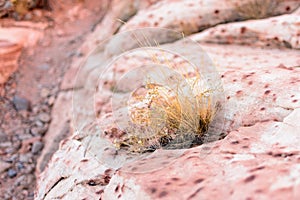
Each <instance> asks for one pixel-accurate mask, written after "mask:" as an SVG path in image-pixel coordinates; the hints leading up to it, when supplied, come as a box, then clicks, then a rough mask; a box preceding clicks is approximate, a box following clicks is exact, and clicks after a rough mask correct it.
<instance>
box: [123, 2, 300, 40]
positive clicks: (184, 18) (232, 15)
mask: <svg viewBox="0 0 300 200" xmlns="http://www.w3.org/2000/svg"><path fill="white" fill-rule="evenodd" d="M251 2H253V0H247V1H236V0H232V1H225V0H224V1H223V0H222V1H220V0H219V1H215V0H213V1H206V0H197V1H195V0H188V1H172V0H169V1H168V0H166V1H161V2H159V3H157V4H154V5H153V6H150V7H149V8H148V9H145V10H144V11H143V12H139V13H137V15H135V16H134V17H132V19H130V20H129V21H128V23H127V24H125V26H123V27H122V28H121V31H122V30H129V29H135V28H142V27H163V28H171V29H173V30H176V31H178V32H183V33H184V34H186V35H189V34H191V33H195V32H198V31H201V30H204V29H206V28H208V27H211V26H214V25H216V24H219V23H224V22H230V21H236V20H240V19H243V17H241V16H240V12H239V10H238V8H239V7H245V6H247V4H249V3H251ZM258 2H264V3H263V4H268V3H270V4H271V1H258ZM273 2H274V1H273ZM298 6H299V2H296V1H280V2H279V3H278V4H277V5H276V6H274V8H273V9H271V10H270V11H269V13H268V15H269V16H272V15H278V14H282V13H286V12H291V11H293V10H295V8H297V7H298ZM287 7H289V9H286V8H287ZM254 9H260V8H259V7H258V8H254ZM262 17H267V16H262Z"/></svg>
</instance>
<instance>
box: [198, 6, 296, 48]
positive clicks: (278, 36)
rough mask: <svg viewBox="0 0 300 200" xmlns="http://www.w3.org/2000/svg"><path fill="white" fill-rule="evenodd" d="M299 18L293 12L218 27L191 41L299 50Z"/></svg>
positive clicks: (200, 34)
mask: <svg viewBox="0 0 300 200" xmlns="http://www.w3.org/2000/svg"><path fill="white" fill-rule="evenodd" d="M299 10H300V9H299ZM298 12H299V11H298ZM299 16H300V15H299V14H298V13H297V12H295V13H294V14H292V15H282V16H278V17H272V18H268V19H264V20H250V21H245V22H237V23H230V24H223V25H218V26H216V27H214V28H211V29H208V30H206V31H204V32H202V33H199V34H197V35H195V36H194V37H193V39H194V40H197V41H200V42H209V43H226V44H242V45H259V46H281V47H288V48H295V49H299V48H300V37H299V32H300V26H299V23H300V17H299Z"/></svg>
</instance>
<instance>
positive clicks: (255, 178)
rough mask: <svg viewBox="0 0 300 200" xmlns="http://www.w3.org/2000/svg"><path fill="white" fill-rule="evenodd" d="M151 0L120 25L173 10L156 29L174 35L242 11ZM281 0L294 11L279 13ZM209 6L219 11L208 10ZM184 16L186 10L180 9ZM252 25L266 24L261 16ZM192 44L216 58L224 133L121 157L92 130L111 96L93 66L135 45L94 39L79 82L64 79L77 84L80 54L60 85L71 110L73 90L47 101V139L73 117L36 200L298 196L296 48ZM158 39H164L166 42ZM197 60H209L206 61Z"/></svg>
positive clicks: (137, 57)
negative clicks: (99, 87) (194, 142)
mask: <svg viewBox="0 0 300 200" xmlns="http://www.w3.org/2000/svg"><path fill="white" fill-rule="evenodd" d="M117 2H118V1H114V3H117ZM145 2H146V1H145ZM154 2H155V4H153V5H151V3H150V4H147V3H145V5H146V6H145V7H143V9H142V10H140V11H139V12H138V13H137V15H136V16H134V17H132V18H131V19H129V21H128V23H127V24H126V25H124V26H123V27H122V28H121V30H129V29H130V28H133V27H144V26H145V25H147V24H149V25H151V24H152V25H155V22H157V19H159V16H161V15H163V12H165V11H166V10H168V9H169V8H174V9H173V11H172V12H173V13H172V12H171V13H170V15H171V16H173V17H171V16H169V17H165V16H163V19H161V20H162V22H161V23H158V24H157V26H159V27H169V26H170V25H172V26H171V27H173V28H178V29H177V30H179V31H186V30H185V27H187V28H188V32H187V33H193V32H197V31H199V30H201V29H202V28H203V29H204V28H207V27H206V26H204V25H205V23H204V24H201V23H202V22H212V23H211V24H209V26H211V25H215V24H217V23H221V22H225V21H226V20H235V19H238V18H239V17H240V16H239V13H238V12H235V11H233V9H234V8H236V6H238V5H239V4H238V3H239V2H241V1H232V2H234V3H235V4H233V5H231V4H230V3H228V1H226V2H225V1H224V2H223V1H222V2H223V3H224V5H223V4H222V7H221V8H220V7H217V6H216V4H217V2H215V1H213V2H212V3H215V4H209V3H211V1H210V2H209V3H208V1H197V2H198V3H203V5H202V6H203V7H201V6H199V7H197V5H195V7H196V8H197V9H198V10H201V12H200V11H199V12H198V10H197V12H198V13H197V12H193V11H194V10H193V9H195V7H194V8H193V7H192V6H190V7H189V5H188V3H193V4H194V3H195V1H185V2H180V1H168V0H166V1H158V2H156V1H154ZM219 2H220V1H218V3H219ZM245 2H246V1H245ZM247 2H248V1H247ZM126 3H127V4H126ZM243 3H244V1H243ZM297 4H298V2H297V1H282V4H280V6H279V7H278V8H277V10H276V11H274V13H272V14H274V15H276V14H281V13H285V12H291V11H292V10H293V9H295V7H296V6H297ZM141 5H143V4H141ZM209 5H210V6H209ZM132 6H133V2H132V1H128V2H127V1H126V2H124V4H120V5H119V6H117V7H115V8H114V9H116V10H114V9H112V10H111V11H109V12H108V13H107V18H106V19H104V20H103V21H102V22H101V23H100V25H99V26H98V28H96V30H95V32H94V33H93V34H92V35H91V36H90V38H91V39H88V40H90V41H89V42H90V43H89V42H87V43H86V46H85V48H86V51H90V50H91V48H92V47H96V46H97V45H96V43H95V41H97V40H99V42H101V41H103V38H104V37H106V36H111V35H112V34H113V33H114V32H115V30H117V28H119V26H120V24H118V22H114V23H112V24H111V25H110V26H109V25H108V28H107V29H106V30H104V24H106V25H107V24H109V23H111V22H112V21H113V18H114V17H115V16H123V17H124V16H127V17H128V16H129V15H128V13H130V14H133V13H134V12H136V11H137V10H138V9H139V6H136V5H135V6H133V7H132ZM147 6H149V7H147ZM286 6H293V7H290V9H286ZM130 7H131V8H130ZM132 8H134V9H132ZM181 8H182V11H181V10H180V9H181ZM223 8H229V10H230V9H231V12H233V14H234V15H235V14H236V17H237V18H235V17H232V16H230V17H228V16H227V15H229V12H227V10H225V9H224V10H223ZM131 9H132V10H131ZM216 10H218V11H217V12H215V11H216ZM128 11H134V12H128ZM152 12H153V16H152V17H150V18H149V16H148V14H151V13H152ZM182 13H183V14H184V15H181V14H182ZM195 13H196V14H195ZM199 13H200V14H201V13H204V14H205V13H206V14H207V15H205V16H206V17H207V19H206V18H204V19H205V20H207V21H205V20H202V21H201V23H199V21H197V19H196V18H197V17H198V15H199ZM197 14H198V15H197ZM204 14H203V15H204ZM208 14H210V15H208ZM196 15H197V16H196ZM201 15H202V14H201ZM215 15H222V17H221V18H218V17H215ZM213 16H214V17H213ZM288 16H290V18H289V17H288ZM294 16H295V14H291V15H286V16H280V17H282V18H284V20H286V21H289V20H294V19H295V18H294ZM156 17H158V18H156ZM280 17H278V18H280ZM125 19H126V17H125ZM266 20H269V19H266ZM296 20H297V19H296ZM182 21H183V22H184V23H191V24H192V26H182V25H184V23H183V24H182V23H180V22H182ZM144 22H145V23H144ZM257 22H264V20H258V21H257ZM241 23H244V22H241ZM245 23H247V22H245ZM249 23H250V22H249ZM231 24H232V23H231ZM220 26H221V25H220ZM235 30H236V31H237V30H239V29H235ZM204 33H205V31H204V32H203V34H204ZM238 33H239V32H237V34H238ZM294 33H295V32H294V31H293V30H291V31H287V32H286V34H287V35H286V37H290V38H292V37H293V36H294ZM200 35H201V33H200V34H197V35H192V36H191V38H196V39H197V38H198V37H199V36H200ZM152 36H153V37H151V35H148V38H150V39H153V38H155V37H156V36H157V35H152ZM154 36H155V37H154ZM161 38H162V40H161V41H159V42H160V43H161V45H160V47H162V48H163V47H168V48H171V47H174V48H175V47H176V48H177V49H182V53H183V54H184V55H188V54H192V55H197V52H198V51H193V50H196V48H195V49H194V48H193V47H192V46H188V47H189V48H187V46H185V44H184V42H182V41H175V40H177V39H178V38H175V39H174V38H173V39H170V38H168V37H163V36H162V37H161ZM197 40H198V41H201V42H202V43H201V46H202V48H203V49H204V50H205V52H207V54H208V55H209V56H210V58H211V59H212V61H213V62H214V63H215V66H216V67H217V69H218V71H219V72H220V76H221V77H222V82H223V87H224V94H225V99H226V100H225V104H224V105H225V115H224V117H225V122H226V125H225V127H226V131H227V132H228V135H227V136H226V137H225V139H223V140H219V141H214V142H211V143H206V144H204V145H201V146H198V147H194V148H191V149H179V150H178V149H177V150H162V149H159V150H156V151H155V152H153V153H145V154H142V155H128V153H126V152H124V151H116V150H115V149H114V148H113V147H112V144H111V143H110V142H108V141H106V140H103V139H102V138H101V137H100V136H99V135H100V134H102V131H103V130H102V129H101V127H99V126H98V125H99V124H98V122H102V123H104V125H106V126H109V125H111V121H110V119H111V116H110V115H109V114H110V112H111V109H112V108H111V107H110V106H109V105H108V104H109V103H107V101H109V99H110V97H111V95H112V91H111V88H110V86H111V83H112V82H113V80H112V76H110V74H108V76H105V77H101V78H103V79H102V81H108V87H107V88H105V90H102V92H101V93H95V90H94V86H95V83H98V81H99V80H98V79H99V72H101V70H99V68H101V66H102V65H104V64H105V61H106V59H107V58H109V57H110V56H118V55H119V54H120V53H121V52H122V51H120V49H122V50H124V51H126V50H127V51H128V50H130V49H131V48H133V47H136V46H137V44H138V41H132V40H126V39H125V40H124V38H123V39H122V38H121V39H120V40H115V41H113V42H108V43H107V44H103V45H99V46H98V49H97V50H96V51H94V52H93V53H92V54H90V56H89V57H88V59H87V61H86V62H84V63H83V64H82V65H80V67H81V68H82V69H80V73H79V75H78V80H77V81H78V82H76V83H78V84H77V85H75V86H74V85H72V84H74V80H75V78H74V77H75V76H74V74H75V71H77V70H78V67H79V65H77V64H78V63H77V62H79V61H80V60H77V61H75V62H74V63H73V65H72V67H71V69H70V71H69V72H68V73H67V75H66V76H65V80H64V83H63V85H62V88H64V89H69V88H72V87H73V86H74V87H75V90H74V93H73V95H74V96H73V103H75V104H74V105H75V107H74V108H73V109H72V110H71V103H70V102H71V93H69V92H66V93H61V94H60V96H59V97H58V99H57V101H56V103H55V105H54V110H53V113H52V117H53V120H52V122H51V125H50V129H49V131H48V133H47V135H46V138H45V141H51V142H52V141H53V138H55V139H57V138H59V137H60V134H61V133H62V132H63V131H62V130H65V129H68V128H69V124H68V123H67V122H68V120H70V119H71V114H73V115H74V117H73V118H72V128H73V130H72V136H70V137H69V138H67V139H66V140H64V141H63V142H62V143H61V145H60V147H59V150H58V151H57V152H56V153H55V154H54V155H53V157H52V159H51V160H50V162H49V164H48V166H47V168H46V169H45V171H44V172H43V173H41V174H40V175H39V179H38V183H37V190H36V194H35V196H36V199H55V198H56V199H57V198H59V199H76V198H78V196H80V197H81V198H87V199H99V198H101V199H109V200H111V199H208V198H209V199H211V198H214V199H223V198H225V199H246V198H248V197H249V198H255V199H270V198H274V197H275V198H278V199H283V198H289V199H297V197H298V196H299V195H300V193H299V188H300V185H299V181H298V177H299V170H300V167H299V164H298V163H299V159H300V148H299V145H298V144H299V142H300V138H299V136H298V134H297V133H298V132H299V131H300V129H299V125H298V124H297V119H298V116H299V115H300V114H299V113H300V110H299V102H300V96H299V94H298V93H299V92H298V91H299V87H300V80H299V76H298V74H299V73H300V71H299V70H300V69H299V67H298V66H299V64H300V57H299V56H300V55H299V52H298V51H296V50H291V49H274V48H268V49H265V48H261V47H247V46H239V45H220V44H206V43H205V42H206V40H200V39H197ZM241 40H243V38H241ZM262 41H264V40H262ZM132 43H134V44H132ZM164 43H169V44H165V45H164ZM116 45H117V46H116ZM115 47H118V48H115ZM83 49H84V48H83ZM198 53H199V52H198ZM167 58H168V59H169V60H171V61H172V62H174V63H175V65H176V64H178V65H180V64H179V63H180V59H175V58H173V57H168V56H167ZM286 58H289V59H286ZM149 60H151V59H149V56H147V54H146V53H141V52H137V53H133V54H131V55H130V57H126V56H124V57H122V58H121V59H120V60H118V62H116V63H114V66H113V69H114V70H115V74H116V75H117V76H120V75H122V73H124V72H126V70H129V69H130V68H131V67H134V66H135V65H139V64H143V63H147V62H149ZM81 61H82V60H81ZM205 61H206V62H209V60H205ZM206 62H204V63H202V64H205V63H206ZM91 91H92V92H91ZM91 94H92V95H91ZM91 96H93V97H94V96H95V97H96V99H97V101H96V108H97V109H98V110H97V109H96V110H94V105H95V104H94V103H95V102H94V99H93V98H91ZM60 98H61V99H60ZM62 108H63V109H62ZM62 111H63V113H61V112H62ZM95 111H97V112H95ZM98 111H99V112H98ZM97 114H99V115H100V117H99V118H98V121H96V117H97ZM62 119H63V120H62ZM104 119H107V121H104ZM80 121H85V122H86V123H82V124H80V123H78V122H80ZM105 123H106V124H105ZM102 125H103V124H102ZM60 139H61V138H60ZM57 140H59V139H57ZM51 142H50V143H48V144H47V143H46V144H45V145H46V146H45V149H44V151H43V153H42V156H41V159H40V161H39V164H38V170H37V174H39V172H41V171H42V170H43V168H44V167H45V166H46V164H47V162H48V160H49V157H50V155H51V154H52V153H53V152H54V151H55V149H56V148H57V142H52V144H51ZM54 146H55V147H54ZM49 152H50V153H49ZM275 175H276V176H275ZM224 185H225V186H226V187H224Z"/></svg>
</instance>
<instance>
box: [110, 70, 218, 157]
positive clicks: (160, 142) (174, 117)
mask: <svg viewBox="0 0 300 200" xmlns="http://www.w3.org/2000/svg"><path fill="white" fill-rule="evenodd" d="M184 78H186V80H187V83H185V84H184V83H182V81H180V80H177V81H178V85H177V86H176V87H175V89H174V88H173V90H171V89H170V88H168V87H165V86H162V85H158V84H154V83H151V82H150V83H147V84H146V85H145V86H144V88H143V90H144V92H143V93H142V94H135V92H134V93H133V94H132V96H133V97H134V98H133V100H131V101H130V102H129V105H128V106H129V112H130V120H131V122H132V123H131V125H130V126H128V127H127V129H126V130H125V132H126V134H125V135H124V137H122V138H120V139H115V140H114V144H115V146H116V147H117V148H119V149H120V148H123V149H126V150H128V151H130V152H135V153H141V152H146V151H154V150H155V149H158V148H165V149H178V148H189V147H191V146H193V145H195V144H199V143H201V139H200V138H201V136H203V135H204V134H205V133H206V132H207V130H208V127H209V124H210V122H211V121H212V120H213V118H214V116H215V114H216V111H217V105H216V104H214V103H213V97H212V95H211V94H212V93H213V92H214V91H213V90H210V89H207V90H203V88H200V85H203V83H201V82H202V81H203V80H201V79H200V75H198V76H195V77H193V78H187V77H184ZM200 83H201V84H200ZM186 87H190V89H191V91H190V93H189V92H187V90H186Z"/></svg>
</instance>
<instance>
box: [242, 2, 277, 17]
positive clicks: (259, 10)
mask: <svg viewBox="0 0 300 200" xmlns="http://www.w3.org/2000/svg"><path fill="white" fill-rule="evenodd" d="M279 2H280V0H252V1H250V2H249V3H246V4H242V5H240V6H237V7H236V10H237V11H238V14H239V15H240V17H242V18H243V19H261V18H266V17H269V16H270V15H271V14H272V13H273V11H274V9H275V8H276V7H277V6H278V3H279Z"/></svg>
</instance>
